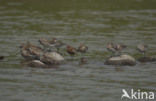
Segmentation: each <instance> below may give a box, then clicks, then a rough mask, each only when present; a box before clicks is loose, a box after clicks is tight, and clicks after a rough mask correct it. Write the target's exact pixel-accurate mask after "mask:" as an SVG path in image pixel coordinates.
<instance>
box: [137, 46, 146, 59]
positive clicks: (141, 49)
mask: <svg viewBox="0 0 156 101" xmlns="http://www.w3.org/2000/svg"><path fill="white" fill-rule="evenodd" d="M147 48H148V46H147V45H144V44H139V45H138V46H137V50H138V51H139V52H140V53H142V54H143V55H144V56H145V53H146V51H147Z"/></svg>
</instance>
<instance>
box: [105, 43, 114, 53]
mask: <svg viewBox="0 0 156 101" xmlns="http://www.w3.org/2000/svg"><path fill="white" fill-rule="evenodd" d="M106 47H107V50H108V51H110V52H111V53H112V55H114V54H115V52H116V50H115V49H114V44H113V43H108V44H107V46H106Z"/></svg>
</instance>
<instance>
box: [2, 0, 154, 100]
mask: <svg viewBox="0 0 156 101" xmlns="http://www.w3.org/2000/svg"><path fill="white" fill-rule="evenodd" d="M155 4H156V1H155V0H99V1H97V0H85V1H84V0H26V1H25V0H14V1H12V0H1V1H0V55H4V56H6V58H5V60H4V61H1V62H0V100H3V101H43V100H44V101H53V100H54V101H62V100H63V101H121V94H122V92H121V90H122V89H123V88H124V89H128V90H129V89H132V88H134V89H141V90H143V91H156V79H155V77H156V73H155V71H156V68H155V67H156V63H155V62H153V63H146V64H142V63H137V65H136V66H133V67H129V66H123V67H121V66H107V65H104V60H105V58H106V57H108V56H109V52H107V51H106V44H107V43H108V42H116V43H124V44H126V45H128V48H127V49H126V50H125V51H126V52H128V53H130V54H132V55H134V56H138V55H140V54H139V53H138V52H137V50H136V49H135V48H136V45H137V44H139V43H146V44H148V45H149V47H150V49H149V52H148V54H149V55H154V56H155V55H156V52H155V49H156V45H155V44H156V40H155V38H156V6H155ZM41 37H45V38H50V37H56V38H58V39H60V40H63V41H64V42H65V43H67V44H70V45H73V46H76V47H77V46H78V45H79V44H80V43H85V44H86V45H87V46H88V47H89V51H88V53H87V54H85V55H84V56H85V57H87V58H88V61H89V62H88V64H86V65H79V62H78V61H79V58H80V57H81V56H80V55H78V56H76V57H74V58H73V60H71V58H72V57H70V56H68V55H66V56H65V57H66V58H67V59H69V60H71V61H70V62H68V63H66V64H64V65H60V66H59V68H57V69H41V68H40V69H38V68H31V67H27V66H22V65H21V64H20V62H21V60H23V58H22V57H21V56H20V54H19V48H18V47H19V45H20V43H23V42H26V41H30V42H32V43H34V44H38V42H37V41H38V39H39V38H41Z"/></svg>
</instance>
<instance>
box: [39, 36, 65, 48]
mask: <svg viewBox="0 0 156 101" xmlns="http://www.w3.org/2000/svg"><path fill="white" fill-rule="evenodd" d="M39 43H40V44H41V45H43V46H44V48H45V50H46V51H52V49H54V48H55V49H57V51H59V49H60V47H62V46H63V45H65V43H63V42H62V41H60V40H57V39H56V38H52V39H51V40H47V39H45V38H41V39H39Z"/></svg>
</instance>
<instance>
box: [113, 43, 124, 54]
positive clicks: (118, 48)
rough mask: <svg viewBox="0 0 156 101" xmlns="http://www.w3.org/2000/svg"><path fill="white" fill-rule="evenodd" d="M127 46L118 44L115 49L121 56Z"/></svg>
mask: <svg viewBox="0 0 156 101" xmlns="http://www.w3.org/2000/svg"><path fill="white" fill-rule="evenodd" d="M126 47H127V46H126V45H123V44H116V45H114V49H115V50H116V51H117V52H119V55H121V51H122V50H123V49H125V48H126Z"/></svg>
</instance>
